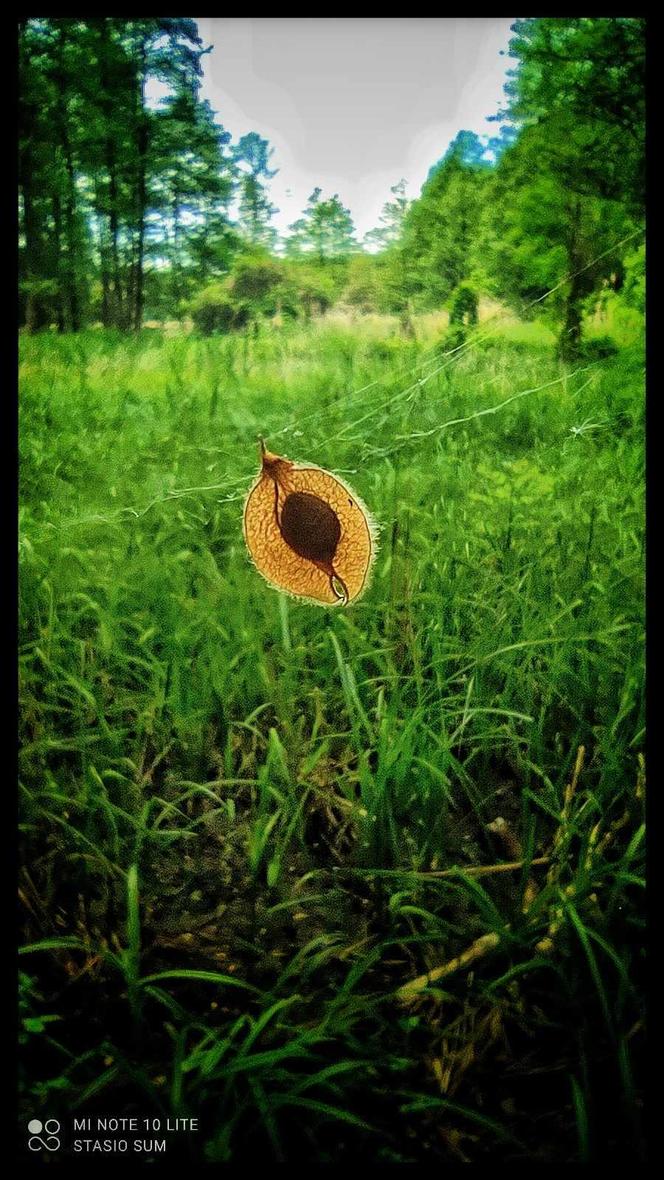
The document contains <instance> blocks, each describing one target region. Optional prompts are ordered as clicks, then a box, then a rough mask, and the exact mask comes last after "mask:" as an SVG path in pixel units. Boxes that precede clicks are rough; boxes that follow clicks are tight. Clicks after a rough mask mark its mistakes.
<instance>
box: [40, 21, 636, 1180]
mask: <svg viewBox="0 0 664 1180" xmlns="http://www.w3.org/2000/svg"><path fill="white" fill-rule="evenodd" d="M378 24H379V22H378ZM644 41H645V24H644V21H643V20H641V19H640V18H622V17H620V18H618V17H578V18H576V17H574V18H533V19H524V20H518V21H516V22H515V24H514V26H513V40H512V43H511V52H512V53H513V54H514V56H515V59H516V65H515V68H514V70H513V71H512V73H511V76H510V79H509V82H508V85H507V88H506V101H505V109H504V111H503V112H502V115H501V117H500V118H499V119H498V120H497V126H496V135H495V136H494V137H489V138H488V139H480V138H479V137H478V136H477V135H475V134H473V133H471V132H468V131H464V130H461V131H459V134H458V135H457V136H456V138H455V139H454V140H453V142H452V143H451V144H450V146H449V148H448V150H447V151H446V152H445V154H444V156H443V157H442V159H440V160H439V161H437V162H432V168H431V171H430V173H429V177H428V179H427V181H426V183H425V184H424V186H423V189H422V192H421V195H420V196H419V197H418V198H417V199H415V200H413V201H409V200H408V199H407V198H406V195H405V192H406V185H405V182H404V181H403V180H401V179H399V178H395V183H394V186H393V188H392V194H391V199H390V201H389V202H388V203H387V204H386V206H385V209H384V211H383V214H382V217H381V219H380V224H379V225H378V226H377V227H376V228H375V229H374V230H373V231H371V232H370V233H369V234H367V236H366V239H365V241H364V242H363V243H360V242H358V241H357V235H356V234H355V231H354V227H353V223H352V218H351V216H350V213H349V212H348V210H347V209H346V208H345V207H344V205H343V201H342V199H341V198H340V196H339V195H338V194H333V195H330V196H325V195H324V194H323V192H322V191H321V190H320V189H318V188H316V189H315V190H314V192H313V193H312V194H311V197H310V199H309V201H308V203H307V206H306V208H305V209H304V210H303V212H302V216H301V217H300V218H299V219H298V220H297V221H296V222H295V224H294V225H293V226H292V227H291V228H290V231H289V233H288V234H287V235H284V236H282V237H280V236H279V235H278V234H277V233H276V232H275V229H274V224H273V222H274V206H273V202H272V200H271V198H270V181H271V179H272V178H273V176H274V172H275V169H274V167H273V157H272V152H271V148H270V145H269V143H267V142H266V141H265V139H263V138H262V137H261V136H259V135H258V134H247V135H245V136H243V137H242V138H241V139H240V140H239V141H238V142H237V143H233V142H232V140H231V137H230V135H229V134H228V133H227V132H226V131H225V130H224V129H223V128H222V127H221V125H220V124H219V122H218V120H217V118H216V116H215V115H214V114H213V112H212V110H211V109H210V107H209V105H208V104H207V103H206V102H204V101H202V100H201V98H200V96H199V83H200V79H201V69H202V60H203V55H204V53H205V50H206V47H205V46H204V45H203V43H202V41H201V39H200V38H199V35H198V31H197V26H196V24H195V22H194V21H192V20H188V19H176V18H141V19H131V18H115V17H105V18H98V19H97V18H86V19H78V18H65V17H62V18H30V19H28V20H25V21H23V22H22V23H21V25H20V30H19V47H20V99H19V105H20V154H19V179H20V193H19V220H20V237H19V260H20V315H21V327H22V330H21V339H20V439H19V444H20V471H21V505H20V522H19V525H20V622H19V641H20V694H21V754H20V798H21V867H20V874H19V876H20V880H19V897H20V904H21V915H22V923H23V929H24V943H23V945H22V948H21V973H20V979H19V983H20V1014H19V1015H20V1037H21V1051H20V1068H21V1087H22V1112H23V1121H24V1122H25V1121H26V1120H27V1118H29V1117H32V1116H34V1115H35V1114H37V1113H39V1112H42V1111H43V1112H44V1113H45V1115H46V1117H53V1118H59V1119H61V1120H63V1123H64V1125H65V1126H68V1125H69V1120H70V1117H71V1115H72V1113H76V1114H77V1115H93V1114H95V1113H100V1114H105V1115H109V1114H111V1113H112V1114H115V1115H120V1114H126V1115H137V1116H139V1117H146V1116H148V1115H149V1116H154V1117H160V1118H165V1117H167V1116H168V1115H181V1116H184V1115H187V1116H196V1117H199V1118H200V1120H201V1132H200V1133H199V1134H198V1135H195V1136H189V1137H186V1136H185V1137H180V1138H179V1139H178V1140H177V1142H176V1141H174V1140H173V1141H171V1142H170V1144H169V1148H168V1157H170V1158H171V1159H173V1158H179V1159H182V1160H185V1161H186V1160H194V1161H196V1160H207V1161H216V1162H231V1161H239V1162H242V1163H247V1162H292V1161H306V1162H310V1163H325V1162H337V1161H345V1160H348V1161H349V1162H350V1161H351V1160H352V1161H353V1162H358V1161H363V1162H377V1161H379V1162H380V1161H382V1162H388V1163H418V1164H424V1165H426V1164H431V1163H434V1164H438V1163H441V1162H443V1163H450V1162H452V1163H454V1162H471V1163H472V1162H490V1163H491V1164H495V1162H496V1161H497V1160H500V1161H501V1162H513V1161H516V1162H579V1161H581V1162H588V1161H591V1160H600V1161H606V1162H609V1161H611V1162H613V1163H615V1162H618V1161H619V1162H622V1163H627V1162H630V1163H631V1162H633V1161H634V1159H644V1158H645V1147H644V1140H643V1126H642V1072H643V1065H642V1059H643V1054H644V1045H645V1018H644V1006H643V986H644V946H643V944H644V928H645V917H644V911H643V902H642V896H643V894H642V891H643V884H644V864H643V860H644V832H645V820H644V805H645V798H644V793H645V764H644V753H643V751H644V725H645V721H644V701H643V678H644V670H643V662H644V644H643V551H644V522H643V467H644V456H643V425H644V408H643V371H644V299H645V254H644V244H643V218H644V210H643V197H644V191H643V189H644V80H643V62H644ZM155 81H159V82H160V83H162V84H164V85H165V86H166V95H165V97H162V98H161V99H160V100H159V101H158V102H157V101H152V100H151V99H150V93H151V86H152V84H153V83H154V82H155ZM259 434H262V435H264V436H265V438H266V440H267V442H268V444H269V445H270V447H271V449H273V450H275V451H283V452H285V453H286V454H287V455H288V456H289V457H291V458H294V459H304V460H310V461H312V462H316V463H318V464H320V465H321V466H323V467H326V468H327V469H329V470H333V471H336V472H338V473H340V474H341V475H342V476H343V477H344V478H346V479H348V480H349V482H350V483H351V484H352V486H353V487H354V488H355V489H356V490H357V492H358V494H359V495H361V496H362V498H363V499H364V500H365V501H366V503H367V504H368V505H369V507H370V509H371V511H372V513H374V515H375V516H376V518H377V519H378V522H379V524H380V525H381V545H380V551H379V555H378V559H377V563H376V570H375V576H374V579H373V582H372V585H371V587H370V588H369V590H368V591H367V593H366V595H365V596H364V597H363V598H362V600H361V601H360V602H359V603H358V604H357V605H355V606H353V607H351V608H349V609H348V610H332V611H324V610H320V609H316V608H313V607H310V606H307V605H306V604H302V603H300V602H297V601H294V600H291V599H288V598H286V597H285V596H283V595H280V594H277V593H275V592H274V591H273V590H271V589H269V588H268V587H267V586H266V585H265V584H264V583H263V582H262V581H261V579H260V577H259V576H258V575H257V573H256V571H255V570H254V569H253V568H252V567H251V565H250V563H249V561H248V558H247V556H246V553H245V551H244V546H243V542H242V530H241V515H242V505H243V500H244V496H245V494H246V491H247V490H248V487H249V485H250V483H251V480H252V478H253V477H254V475H255V474H256V469H257V465H258V457H257V448H256V446H255V444H256V439H257V437H258V435H259ZM24 1141H25V1132H24V1127H23V1126H22V1130H21V1143H22V1144H24ZM155 1158H156V1157H155ZM58 1160H59V1161H60V1162H63V1161H64V1162H65V1163H66V1161H67V1155H66V1154H65V1153H63V1154H62V1155H59V1156H54V1157H53V1162H54V1163H57V1162H58Z"/></svg>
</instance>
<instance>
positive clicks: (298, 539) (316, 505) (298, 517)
mask: <svg viewBox="0 0 664 1180" xmlns="http://www.w3.org/2000/svg"><path fill="white" fill-rule="evenodd" d="M280 527H281V535H282V537H283V538H284V541H285V542H286V544H287V545H290V547H291V549H294V550H295V552H296V553H299V555H300V557H306V558H308V560H309V561H320V562H324V563H325V564H330V563H331V562H332V558H333V557H334V554H335V552H336V548H337V545H338V544H339V537H340V536H341V525H340V524H339V518H338V516H337V514H336V512H334V510H333V509H332V508H330V506H329V504H326V503H325V501H324V500H321V499H320V497H319V496H314V495H313V494H312V492H291V494H290V496H287V497H286V499H285V500H284V506H283V508H282V510H281V521H280Z"/></svg>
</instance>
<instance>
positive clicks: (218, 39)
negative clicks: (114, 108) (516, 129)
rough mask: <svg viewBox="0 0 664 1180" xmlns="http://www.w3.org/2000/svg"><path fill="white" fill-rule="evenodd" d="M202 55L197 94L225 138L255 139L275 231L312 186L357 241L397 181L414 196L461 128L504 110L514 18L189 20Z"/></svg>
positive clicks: (483, 124)
mask: <svg viewBox="0 0 664 1180" xmlns="http://www.w3.org/2000/svg"><path fill="white" fill-rule="evenodd" d="M196 21H197V24H198V28H199V32H200V35H201V37H202V38H203V40H204V42H205V44H206V45H209V44H211V45H212V46H213V49H212V51H211V52H210V53H209V54H208V55H206V56H205V57H204V58H203V60H202V64H203V70H204V81H203V84H202V88H201V95H202V97H204V98H207V99H209V101H210V103H211V105H212V107H213V108H214V109H215V111H216V112H217V114H218V118H219V120H220V121H221V122H222V123H223V125H224V127H225V128H226V129H227V130H228V131H230V132H231V134H232V135H233V138H234V139H238V138H239V137H240V136H242V135H244V134H246V133H247V132H249V131H258V132H259V134H260V135H262V136H265V137H266V138H267V139H269V141H270V144H271V145H273V146H274V148H275V153H274V158H273V166H274V167H275V168H278V169H279V172H278V174H277V176H276V177H275V178H274V180H273V181H272V182H271V186H270V193H271V197H272V200H273V201H274V204H275V205H277V206H278V207H279V210H280V211H279V213H278V214H277V215H276V216H275V219H274V224H275V226H276V227H277V228H278V229H279V231H280V232H284V231H285V230H286V229H287V227H288V226H289V225H290V224H291V223H292V222H293V221H295V220H296V218H297V217H298V216H299V215H300V213H301V211H302V209H303V208H304V206H305V204H306V201H307V199H308V197H309V196H310V194H311V192H312V191H313V190H314V188H316V187H317V186H320V187H321V188H322V189H323V192H324V194H325V196H331V195H332V194H333V193H335V192H338V193H339V195H340V197H341V199H342V201H343V203H344V205H345V206H347V207H348V208H350V211H351V214H352V216H353V220H354V222H355V226H356V229H357V232H358V237H359V238H361V237H362V236H363V235H364V234H365V233H366V232H367V231H368V230H370V229H373V228H374V227H375V226H376V224H377V223H378V219H379V216H380V212H381V209H382V207H383V205H384V203H385V201H387V200H389V199H390V186H391V185H393V184H395V183H396V182H397V181H398V180H399V179H400V178H401V177H405V178H406V179H407V181H408V188H407V194H408V196H410V197H415V196H417V195H418V194H419V191H420V188H421V186H422V184H423V182H424V180H425V179H426V176H427V173H428V171H429V169H430V168H431V165H432V164H433V163H435V161H436V160H438V159H440V157H441V156H442V155H443V154H444V153H445V151H446V149H447V147H448V145H449V143H450V141H451V140H452V139H453V138H454V136H455V135H456V133H457V132H458V131H459V130H461V129H468V130H470V131H476V132H477V133H478V134H479V135H487V134H496V132H497V128H496V125H495V124H492V123H487V121H486V117H487V116H488V115H493V114H495V113H496V111H497V110H498V109H499V108H500V106H501V105H502V102H503V85H504V83H505V74H506V71H507V70H508V69H509V68H510V66H511V65H513V64H514V63H513V62H512V61H511V60H510V58H509V57H508V56H507V55H505V56H500V53H501V50H506V49H507V46H508V42H509V38H510V26H511V25H512V24H513V22H514V17H463V18H461V17H438V18H435V17H415V18H409V17H399V18H396V17H395V18H389V17H371V18H352V17H340V18H330V19H327V18H325V19H318V18H310V19H306V18H302V17H279V18H267V17H257V18H249V17H242V18H224V17H197V18H196Z"/></svg>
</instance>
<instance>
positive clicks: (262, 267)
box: [229, 255, 285, 315]
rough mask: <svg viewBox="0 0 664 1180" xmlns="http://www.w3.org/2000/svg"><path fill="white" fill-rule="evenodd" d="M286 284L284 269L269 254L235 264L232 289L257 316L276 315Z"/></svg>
mask: <svg viewBox="0 0 664 1180" xmlns="http://www.w3.org/2000/svg"><path fill="white" fill-rule="evenodd" d="M284 281H285V271H284V268H283V266H282V265H281V264H280V263H279V262H276V261H275V260H274V259H272V258H270V257H269V255H254V256H247V255H245V256H242V257H240V258H238V259H237V261H236V262H235V265H234V267H233V270H232V272H231V278H230V283H229V288H230V290H231V292H232V294H233V298H234V299H236V300H238V301H240V302H245V303H247V304H248V305H249V306H250V307H251V308H252V309H253V311H254V312H255V313H257V314H264V315H274V313H275V312H276V310H277V308H278V306H279V295H280V292H281V291H282V289H283V286H284Z"/></svg>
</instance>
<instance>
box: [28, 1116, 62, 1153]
mask: <svg viewBox="0 0 664 1180" xmlns="http://www.w3.org/2000/svg"><path fill="white" fill-rule="evenodd" d="M28 1131H29V1132H30V1138H29V1139H28V1147H29V1148H30V1151H41V1149H42V1148H43V1147H45V1148H46V1150H47V1151H57V1150H58V1148H59V1146H60V1140H59V1139H58V1134H59V1132H60V1124H59V1122H58V1120H57V1119H47V1120H46V1122H45V1123H42V1122H41V1120H40V1119H30V1122H29V1123H28ZM42 1131H43V1132H44V1135H45V1138H44V1139H42V1138H41V1134H42Z"/></svg>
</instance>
